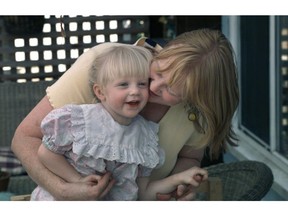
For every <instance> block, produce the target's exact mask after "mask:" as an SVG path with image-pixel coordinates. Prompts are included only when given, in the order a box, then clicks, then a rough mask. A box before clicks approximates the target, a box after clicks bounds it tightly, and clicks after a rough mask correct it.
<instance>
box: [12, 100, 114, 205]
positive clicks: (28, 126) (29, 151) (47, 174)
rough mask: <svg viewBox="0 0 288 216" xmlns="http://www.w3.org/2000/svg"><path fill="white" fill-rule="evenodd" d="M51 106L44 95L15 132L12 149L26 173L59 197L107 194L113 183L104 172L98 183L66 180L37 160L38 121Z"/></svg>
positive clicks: (39, 141)
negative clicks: (68, 181)
mask: <svg viewBox="0 0 288 216" xmlns="http://www.w3.org/2000/svg"><path fill="white" fill-rule="evenodd" d="M52 109H53V107H52V106H51V105H50V102H49V100H48V98H47V96H45V97H44V98H43V99H42V100H41V101H40V102H39V103H38V104H37V105H36V106H35V107H34V109H33V110H32V111H31V112H30V113H29V114H28V115H27V116H26V118H25V119H24V120H23V121H22V122H21V123H20V125H19V126H18V128H17V129H16V131H15V134H14V137H13V140H12V146H11V148H12V151H13V152H14V153H15V155H16V156H17V157H18V159H19V160H20V161H21V162H22V165H23V166H24V168H25V169H26V171H27V173H28V174H29V176H30V177H31V178H32V179H33V181H35V182H36V183H37V184H38V185H40V186H42V187H43V188H45V189H46V190H47V191H49V192H50V193H51V194H52V195H53V196H54V197H55V198H56V199H58V200H95V199H98V198H99V197H102V196H104V195H105V193H107V192H108V191H109V190H110V189H111V187H112V186H113V184H114V181H113V180H112V181H111V180H110V177H111V174H110V173H107V174H105V175H104V176H102V178H101V179H100V180H99V181H98V183H97V185H94V184H93V185H91V184H79V183H77V184H74V183H67V182H65V181H64V180H63V179H61V178H60V177H58V176H56V175H55V174H54V173H52V172H51V171H49V170H48V169H47V168H46V167H45V166H43V164H42V163H41V162H40V160H39V158H38V156H37V152H38V149H39V147H40V145H41V142H42V136H43V135H42V133H41V129H40V124H41V121H42V120H43V118H44V117H45V116H46V115H47V114H48V113H49V112H50V111H51V110H52Z"/></svg>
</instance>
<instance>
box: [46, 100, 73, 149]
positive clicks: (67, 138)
mask: <svg viewBox="0 0 288 216" xmlns="http://www.w3.org/2000/svg"><path fill="white" fill-rule="evenodd" d="M41 130H42V133H43V139H42V143H43V144H44V145H45V146H46V147H47V148H48V149H50V150H51V151H53V152H55V153H60V154H63V153H64V152H66V151H69V150H70V149H71V148H72V141H73V137H72V134H71V106H69V105H68V106H64V107H62V108H59V109H54V110H52V111H51V112H50V113H49V114H48V115H47V116H46V117H45V118H44V119H43V121H42V123H41Z"/></svg>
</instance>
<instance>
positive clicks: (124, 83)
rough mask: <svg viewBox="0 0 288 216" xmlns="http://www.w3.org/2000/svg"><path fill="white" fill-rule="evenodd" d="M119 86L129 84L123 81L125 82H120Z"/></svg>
mask: <svg viewBox="0 0 288 216" xmlns="http://www.w3.org/2000/svg"><path fill="white" fill-rule="evenodd" d="M118 86H121V87H126V86H128V83H126V82H123V83H119V84H118Z"/></svg>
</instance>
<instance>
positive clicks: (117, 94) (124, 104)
mask: <svg viewBox="0 0 288 216" xmlns="http://www.w3.org/2000/svg"><path fill="white" fill-rule="evenodd" d="M148 87H149V83H148V79H143V78H137V77H124V78H121V79H117V80H115V81H113V82H111V83H108V84H107V86H106V87H104V88H103V91H102V93H103V98H102V99H101V102H102V104H103V106H104V107H105V108H106V109H107V111H108V112H109V113H110V114H111V115H112V117H113V118H114V120H115V121H117V122H119V123H120V124H123V125H128V124H130V122H131V120H132V118H134V117H135V116H136V115H137V114H138V113H139V112H140V111H141V110H142V109H143V107H144V106H145V105H146V103H147V100H148Z"/></svg>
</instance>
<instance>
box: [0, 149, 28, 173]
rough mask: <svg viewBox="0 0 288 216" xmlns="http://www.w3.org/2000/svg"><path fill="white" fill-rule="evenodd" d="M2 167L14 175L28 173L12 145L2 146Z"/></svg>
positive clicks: (0, 163)
mask: <svg viewBox="0 0 288 216" xmlns="http://www.w3.org/2000/svg"><path fill="white" fill-rule="evenodd" d="M0 169H1V171H6V172H9V173H10V174H11V176H14V175H22V174H26V171H25V169H24V167H23V166H22V164H21V162H20V161H19V160H18V159H17V158H16V157H15V155H14V153H13V152H12V151H11V149H10V147H6V146H5V147H0Z"/></svg>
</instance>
